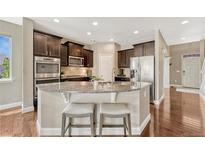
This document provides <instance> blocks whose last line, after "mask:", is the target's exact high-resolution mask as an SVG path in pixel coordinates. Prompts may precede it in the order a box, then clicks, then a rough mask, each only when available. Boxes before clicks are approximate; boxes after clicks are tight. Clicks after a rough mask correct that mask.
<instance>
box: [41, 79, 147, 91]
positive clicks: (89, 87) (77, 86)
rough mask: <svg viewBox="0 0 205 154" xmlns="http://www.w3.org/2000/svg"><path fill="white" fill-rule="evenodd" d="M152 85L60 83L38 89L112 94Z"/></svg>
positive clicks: (140, 83)
mask: <svg viewBox="0 0 205 154" xmlns="http://www.w3.org/2000/svg"><path fill="white" fill-rule="evenodd" d="M149 85H150V83H147V82H138V83H137V84H135V85H134V84H131V83H130V82H113V83H104V86H102V84H100V83H99V84H98V86H94V85H93V83H92V82H82V81H81V82H58V83H49V84H39V85H37V88H39V89H40V90H42V91H47V92H60V93H61V92H70V93H110V92H128V91H135V90H139V89H141V88H143V87H146V86H149Z"/></svg>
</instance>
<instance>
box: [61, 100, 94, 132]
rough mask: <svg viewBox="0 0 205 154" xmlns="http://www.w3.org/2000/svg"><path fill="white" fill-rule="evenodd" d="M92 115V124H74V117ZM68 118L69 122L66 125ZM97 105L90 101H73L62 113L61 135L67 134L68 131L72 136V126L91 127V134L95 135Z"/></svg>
mask: <svg viewBox="0 0 205 154" xmlns="http://www.w3.org/2000/svg"><path fill="white" fill-rule="evenodd" d="M86 117H90V125H80V124H73V118H86ZM67 118H68V124H67V126H66V119H67ZM94 123H95V105H94V104H89V103H72V104H71V105H69V106H68V107H66V108H65V109H64V111H63V113H62V128H61V136H65V133H66V131H67V130H68V129H69V131H68V133H69V136H71V133H72V132H71V131H72V127H75V128H86V127H90V129H91V136H95V127H94Z"/></svg>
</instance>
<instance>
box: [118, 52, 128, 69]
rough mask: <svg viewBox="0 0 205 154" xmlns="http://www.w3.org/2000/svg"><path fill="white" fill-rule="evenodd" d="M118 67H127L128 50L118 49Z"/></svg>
mask: <svg viewBox="0 0 205 154" xmlns="http://www.w3.org/2000/svg"><path fill="white" fill-rule="evenodd" d="M118 67H119V68H125V67H126V51H125V50H122V51H118Z"/></svg>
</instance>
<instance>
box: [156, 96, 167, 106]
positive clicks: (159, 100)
mask: <svg viewBox="0 0 205 154" xmlns="http://www.w3.org/2000/svg"><path fill="white" fill-rule="evenodd" d="M164 97H165V96H164V94H163V95H162V96H161V97H160V99H158V100H154V104H155V105H160V103H161V102H162V101H163V100H164Z"/></svg>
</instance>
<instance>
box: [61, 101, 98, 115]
mask: <svg viewBox="0 0 205 154" xmlns="http://www.w3.org/2000/svg"><path fill="white" fill-rule="evenodd" d="M94 107H95V105H94V104H91V103H90V104H89V103H72V104H71V105H70V106H68V107H66V108H65V109H64V111H63V113H64V114H73V115H76V114H77V115H81V114H92V113H93V110H94Z"/></svg>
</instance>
